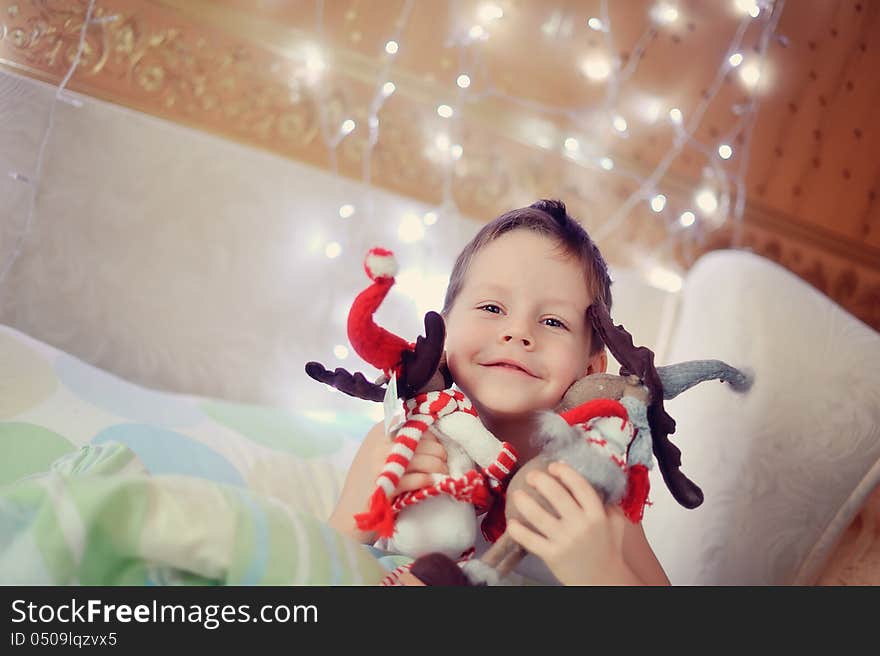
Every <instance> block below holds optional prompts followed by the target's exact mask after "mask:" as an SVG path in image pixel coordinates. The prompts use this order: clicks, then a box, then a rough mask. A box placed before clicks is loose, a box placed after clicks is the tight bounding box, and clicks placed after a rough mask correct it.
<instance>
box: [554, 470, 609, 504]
mask: <svg viewBox="0 0 880 656" xmlns="http://www.w3.org/2000/svg"><path fill="white" fill-rule="evenodd" d="M547 471H548V472H550V473H551V474H553V475H554V476H555V477H556V478H557V479H558V480H560V481H561V482H562V483H563V484H564V485H565V487H566V488H568V491H569V492H570V493H571V496H573V497H574V499H575V501H577V503H578V504H579V505H580V507H581V508H583V509H584V510H586V511H587V512H590V513H596V512H602V513H604V512H605V506H604V504H603V503H602V499H601V498H599V493H598V492H596V490H595V489H594V488H593V486H592V485H590V483H589V482H588V481H587V479H585V478H584V477H583V476H581V475H580V474H579V473H578V472H577V471H575V470H574V469H573V468H572V467H571V465H567V464H566V463H564V462H562V461H558V462H553V463H550V465H549V466H548V467H547Z"/></svg>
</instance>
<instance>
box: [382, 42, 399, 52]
mask: <svg viewBox="0 0 880 656" xmlns="http://www.w3.org/2000/svg"><path fill="white" fill-rule="evenodd" d="M399 47H400V46H398V45H397V41H389V42H388V43H386V44H385V52H387V53H388V54H389V55H395V54H397V50H398V49H399Z"/></svg>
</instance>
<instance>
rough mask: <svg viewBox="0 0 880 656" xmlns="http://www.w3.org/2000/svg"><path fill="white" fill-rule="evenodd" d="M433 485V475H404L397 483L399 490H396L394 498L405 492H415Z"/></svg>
mask: <svg viewBox="0 0 880 656" xmlns="http://www.w3.org/2000/svg"><path fill="white" fill-rule="evenodd" d="M433 484H434V477H433V476H432V475H431V474H423V473H414V474H404V475H403V476H401V477H400V481H399V482H398V483H397V489H395V490H394V494H393V495H392V496H397V495H398V494H402V493H403V492H414V491H415V490H421V489H422V488H423V487H428V486H430V485H433Z"/></svg>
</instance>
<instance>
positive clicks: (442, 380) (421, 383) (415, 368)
mask: <svg viewBox="0 0 880 656" xmlns="http://www.w3.org/2000/svg"><path fill="white" fill-rule="evenodd" d="M445 343H446V323H445V322H444V321H443V317H442V316H440V315H439V314H437V313H436V312H428V313H427V314H426V315H425V336H424V337H422V336H419V337H418V339H416V343H415V347H414V348H413V349H412V350H406V351H403V352H402V353H401V355H400V357H401V363H402V364H401V368H400V370H401V374H400V382H399V385H398V391H397V395H398V396H399V397H400V398H402V399H407V398H411V397H413V396H415V395H416V394H417V393H419V392H425V391H433V390H442V389H447V388H449V387H451V386H452V376H451V375H450V374H449V369H448V367H446V358H445V357H444V352H443V348H444V345H445ZM306 373H307V374H308V375H309V376H310V377H312V378H314V379H315V380H317V381H318V382H321V383H324V384H325V385H330V386H331V387H335V388H336V389H338V390H339V391H340V392H345V393H346V394H348V395H349V396H354V397H356V398H358V399H365V400H367V401H377V402H380V401H382V400H383V399H384V398H385V388H384V387H382V386H381V385H377V384H376V383H371V382H370V381H368V380H367V379H366V377H365V376H364V375H363V374H362V373H360V372H356V373H354V374H352V373H350V372H349V371H348V370H347V369H343V368H342V367H338V368H337V369H336V370H335V371H332V372H331V371H329V370H328V369H327V368H326V367H325V366H324V365H322V364H321V363H320V362H309V363H307V364H306Z"/></svg>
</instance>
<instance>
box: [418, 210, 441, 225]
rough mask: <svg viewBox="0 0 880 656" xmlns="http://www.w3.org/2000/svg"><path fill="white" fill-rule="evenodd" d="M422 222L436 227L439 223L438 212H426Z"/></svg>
mask: <svg viewBox="0 0 880 656" xmlns="http://www.w3.org/2000/svg"><path fill="white" fill-rule="evenodd" d="M422 221H424V222H425V225H434V224H435V223H437V212H425V215H424V216H423V217H422Z"/></svg>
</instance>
